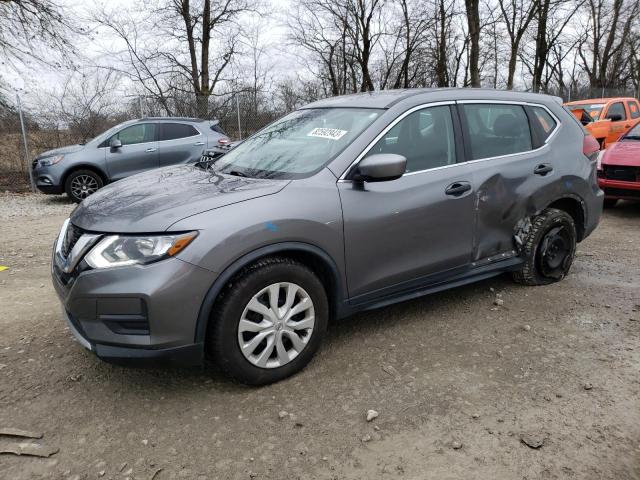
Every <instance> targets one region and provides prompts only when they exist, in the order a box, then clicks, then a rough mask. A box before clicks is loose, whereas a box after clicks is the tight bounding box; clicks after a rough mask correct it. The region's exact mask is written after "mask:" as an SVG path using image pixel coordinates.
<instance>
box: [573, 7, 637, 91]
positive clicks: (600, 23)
mask: <svg viewBox="0 0 640 480" xmlns="http://www.w3.org/2000/svg"><path fill="white" fill-rule="evenodd" d="M639 5H640V4H639V3H638V1H637V0H631V1H625V0H613V1H611V0H588V1H587V8H588V10H589V16H590V18H589V24H588V28H589V33H590V34H588V35H587V37H586V38H587V39H588V41H587V42H585V44H588V49H589V51H588V52H585V51H584V49H583V48H580V49H579V50H578V53H579V55H580V58H581V59H582V63H583V67H584V69H585V71H586V72H587V75H588V76H589V82H590V84H591V87H592V88H605V87H618V86H620V84H621V83H624V82H625V81H626V80H627V79H628V77H629V73H627V72H629V56H628V55H627V53H628V52H627V51H625V46H627V45H629V43H628V41H629V40H630V35H631V29H632V26H633V25H634V22H636V25H637V18H636V17H637V15H638V14H639V13H640V6H639ZM591 32H592V33H591ZM581 46H582V45H581ZM589 57H590V58H589Z"/></svg>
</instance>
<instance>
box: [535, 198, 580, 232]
mask: <svg viewBox="0 0 640 480" xmlns="http://www.w3.org/2000/svg"><path fill="white" fill-rule="evenodd" d="M545 208H556V209H558V210H562V211H564V212H567V213H568V214H569V215H570V216H571V218H573V222H574V223H575V225H576V235H577V240H578V242H581V241H582V240H583V239H584V234H585V229H586V221H587V207H586V205H585V203H584V200H582V199H581V198H580V197H578V196H577V195H565V196H563V197H560V198H558V199H556V200H554V201H553V202H551V203H549V204H548V205H547V206H546V207H545Z"/></svg>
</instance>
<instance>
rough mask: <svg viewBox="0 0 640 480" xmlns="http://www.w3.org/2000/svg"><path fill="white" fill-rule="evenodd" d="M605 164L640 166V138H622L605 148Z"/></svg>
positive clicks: (603, 161) (603, 159) (603, 160)
mask: <svg viewBox="0 0 640 480" xmlns="http://www.w3.org/2000/svg"><path fill="white" fill-rule="evenodd" d="M602 163H603V164H604V165H620V166H628V167H640V140H621V141H618V142H616V143H614V144H613V145H611V146H610V147H608V148H607V149H606V150H605V154H604V157H603V158H602Z"/></svg>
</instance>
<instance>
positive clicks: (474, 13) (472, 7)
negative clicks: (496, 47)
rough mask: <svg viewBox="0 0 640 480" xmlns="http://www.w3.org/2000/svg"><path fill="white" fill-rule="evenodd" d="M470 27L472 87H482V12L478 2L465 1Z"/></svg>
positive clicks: (470, 74)
mask: <svg viewBox="0 0 640 480" xmlns="http://www.w3.org/2000/svg"><path fill="white" fill-rule="evenodd" d="M464 3H465V6H466V9H467V25H468V27H469V41H470V49H469V77H470V85H471V86H472V87H479V86H480V70H479V67H478V64H479V61H480V11H479V5H478V0H465V2H464Z"/></svg>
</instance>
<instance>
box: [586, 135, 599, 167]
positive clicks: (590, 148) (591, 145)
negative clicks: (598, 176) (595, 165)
mask: <svg viewBox="0 0 640 480" xmlns="http://www.w3.org/2000/svg"><path fill="white" fill-rule="evenodd" d="M599 152H600V144H599V143H598V141H597V140H596V139H595V138H594V136H593V135H590V134H588V135H585V136H584V140H583V141H582V153H583V154H584V156H585V157H587V158H588V159H589V160H591V161H592V162H595V161H596V160H598V158H599V156H598V154H599Z"/></svg>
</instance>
